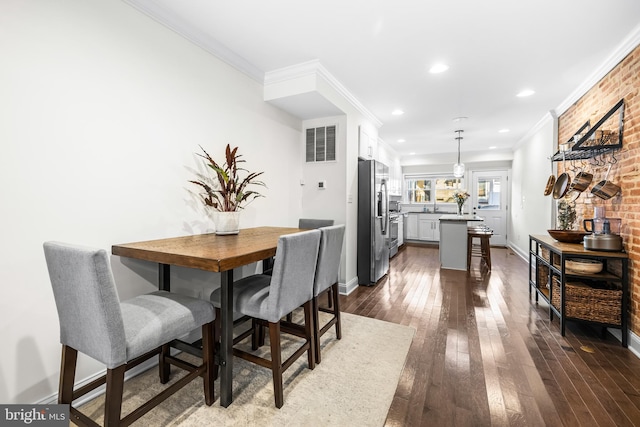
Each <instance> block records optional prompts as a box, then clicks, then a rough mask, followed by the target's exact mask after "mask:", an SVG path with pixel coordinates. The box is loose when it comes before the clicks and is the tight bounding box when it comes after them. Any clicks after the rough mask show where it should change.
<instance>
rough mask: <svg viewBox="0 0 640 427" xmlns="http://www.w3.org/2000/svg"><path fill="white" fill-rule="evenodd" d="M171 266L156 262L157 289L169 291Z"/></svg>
mask: <svg viewBox="0 0 640 427" xmlns="http://www.w3.org/2000/svg"><path fill="white" fill-rule="evenodd" d="M170 275H171V266H170V265H169V264H158V289H159V290H161V291H167V292H171V280H170V279H169V276H170Z"/></svg>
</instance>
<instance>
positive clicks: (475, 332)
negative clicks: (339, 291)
mask: <svg viewBox="0 0 640 427" xmlns="http://www.w3.org/2000/svg"><path fill="white" fill-rule="evenodd" d="M461 256H464V254H461ZM491 256H492V264H493V270H492V271H491V272H490V273H488V274H487V273H485V274H482V273H481V271H480V268H479V262H478V260H477V259H474V260H473V261H472V271H471V274H470V275H467V273H466V272H461V271H453V270H441V269H440V268H439V262H438V249H437V248H434V247H421V246H409V247H406V248H404V249H403V250H401V251H400V253H398V255H396V256H395V257H394V258H393V259H392V261H391V268H390V272H389V275H388V276H387V277H385V278H383V279H382V280H381V281H380V282H379V283H378V284H376V285H375V286H373V287H364V286H360V287H359V288H358V289H357V290H355V291H354V292H353V293H352V294H351V295H349V296H342V297H341V304H342V307H341V308H342V310H343V311H345V312H348V313H353V314H358V315H362V316H368V317H373V318H376V319H381V320H385V321H389V322H394V323H400V324H403V325H408V326H411V327H413V328H415V329H416V334H415V337H414V339H413V343H412V346H411V348H410V350H409V354H408V356H407V360H406V363H405V367H404V370H403V372H402V375H401V378H400V381H399V383H398V388H397V390H396V393H395V396H394V399H393V403H392V405H391V409H390V410H389V414H388V416H387V422H386V425H388V426H420V425H422V426H503V425H504V426H507V425H510V426H545V425H546V426H596V425H597V426H631V425H640V359H638V358H637V357H636V356H635V355H634V354H633V353H632V352H631V351H629V350H628V349H625V348H623V347H622V346H621V345H620V343H619V341H617V340H616V339H615V338H614V337H612V336H611V335H609V334H606V335H604V336H603V334H602V331H600V330H599V329H594V328H591V327H589V326H586V325H584V324H579V323H575V322H569V323H568V324H567V333H566V336H565V337H562V336H561V335H560V329H559V323H558V320H557V318H556V319H554V320H553V321H550V320H549V315H548V306H547V305H546V303H545V302H543V301H542V300H541V301H540V302H539V304H538V305H536V304H535V302H533V298H531V299H530V298H529V292H528V265H527V264H526V262H525V261H523V260H522V259H521V258H520V257H518V256H517V255H515V254H514V253H513V252H512V251H510V250H508V249H504V248H492V250H491ZM370 363H375V355H372V359H371V361H370Z"/></svg>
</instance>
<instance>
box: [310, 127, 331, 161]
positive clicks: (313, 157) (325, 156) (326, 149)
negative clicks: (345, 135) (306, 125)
mask: <svg viewBox="0 0 640 427" xmlns="http://www.w3.org/2000/svg"><path fill="white" fill-rule="evenodd" d="M306 153H307V155H306V160H307V162H330V161H335V160H336V126H335V125H333V126H325V127H317V128H310V129H307V130H306Z"/></svg>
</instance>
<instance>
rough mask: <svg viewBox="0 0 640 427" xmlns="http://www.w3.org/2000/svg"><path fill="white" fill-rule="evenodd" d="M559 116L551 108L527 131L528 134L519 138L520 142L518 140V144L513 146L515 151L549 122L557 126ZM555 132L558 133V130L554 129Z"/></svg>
mask: <svg viewBox="0 0 640 427" xmlns="http://www.w3.org/2000/svg"><path fill="white" fill-rule="evenodd" d="M557 118H558V116H557V115H556V113H555V111H553V110H550V111H549V112H547V113H546V114H545V115H544V116H542V118H541V119H540V120H538V122H537V123H536V124H535V125H533V127H532V128H531V129H529V130H528V131H527V133H526V134H524V136H523V137H522V138H520V139H519V140H518V142H516V145H515V146H514V147H513V151H516V150H518V149H519V148H520V147H522V146H523V145H524V144H526V143H527V142H528V141H529V140H530V139H531V137H532V136H533V135H535V134H536V133H538V132H540V129H542V128H543V127H545V126H547V124H549V123H552V124H553V126H554V128H555V127H557ZM554 134H557V132H555V131H554Z"/></svg>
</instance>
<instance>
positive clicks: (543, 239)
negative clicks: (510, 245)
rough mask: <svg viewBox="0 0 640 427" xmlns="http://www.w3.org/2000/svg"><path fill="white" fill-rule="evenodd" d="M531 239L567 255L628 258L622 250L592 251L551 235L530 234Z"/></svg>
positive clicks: (581, 245) (580, 244) (579, 244)
mask: <svg viewBox="0 0 640 427" xmlns="http://www.w3.org/2000/svg"><path fill="white" fill-rule="evenodd" d="M529 237H531V238H532V239H534V240H536V241H538V242H539V243H543V244H545V245H546V246H548V247H549V248H551V249H552V250H554V251H555V252H557V253H562V254H568V255H584V256H601V257H608V258H629V254H627V253H626V252H623V251H594V250H590V249H585V248H584V245H583V244H582V243H563V242H559V241H557V240H556V239H554V238H553V237H551V236H547V235H543V234H536V235H530V236H529Z"/></svg>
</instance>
